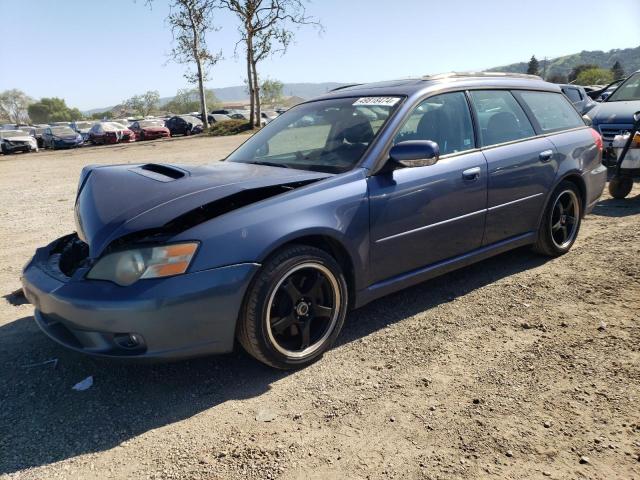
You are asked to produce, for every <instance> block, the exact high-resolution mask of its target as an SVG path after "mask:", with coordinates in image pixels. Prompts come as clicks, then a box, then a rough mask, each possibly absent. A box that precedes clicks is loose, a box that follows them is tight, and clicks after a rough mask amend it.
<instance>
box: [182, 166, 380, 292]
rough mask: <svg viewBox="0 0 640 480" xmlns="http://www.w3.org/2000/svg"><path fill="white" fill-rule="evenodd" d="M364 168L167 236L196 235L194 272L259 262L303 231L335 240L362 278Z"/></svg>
mask: <svg viewBox="0 0 640 480" xmlns="http://www.w3.org/2000/svg"><path fill="white" fill-rule="evenodd" d="M366 171H367V170H366V169H356V170H353V171H351V172H348V173H345V174H342V175H338V176H334V177H331V178H327V179H324V180H322V181H320V182H317V183H312V184H309V185H306V186H304V187H302V188H299V189H296V190H294V191H291V192H289V193H287V194H286V195H282V196H276V197H272V198H269V199H266V200H263V201H261V202H258V203H255V204H252V205H250V206H246V207H244V208H242V209H239V210H236V211H235V212H233V213H230V214H228V215H223V216H220V217H217V218H213V219H211V220H209V221H206V222H204V223H201V224H199V225H196V226H194V227H193V228H190V229H188V230H185V231H183V232H181V233H180V234H178V235H176V236H175V237H173V238H172V240H173V241H183V240H194V239H196V240H199V241H201V242H202V243H201V247H200V249H199V251H198V253H197V256H196V258H195V259H194V260H193V263H192V265H191V269H192V270H193V271H197V270H206V269H210V268H217V267H221V266H225V265H233V264H240V263H246V262H255V263H262V262H264V260H265V259H266V258H267V257H268V256H269V255H270V254H271V253H273V252H274V251H275V250H277V249H278V248H279V247H281V246H282V245H284V244H287V243H291V242H295V241H296V239H300V238H302V237H308V236H323V237H325V238H330V239H332V240H334V241H336V242H338V243H339V244H340V245H341V246H342V247H343V248H344V249H345V250H346V251H347V253H348V254H349V256H350V259H351V262H352V264H353V267H354V270H355V272H354V273H355V275H354V277H355V278H356V279H357V280H358V282H360V281H366V277H367V274H366V272H367V269H366V265H367V261H368V260H367V259H368V255H369V233H368V232H369V203H368V195H367V183H366Z"/></svg>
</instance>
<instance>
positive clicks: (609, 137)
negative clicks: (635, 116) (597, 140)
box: [600, 125, 633, 142]
mask: <svg viewBox="0 0 640 480" xmlns="http://www.w3.org/2000/svg"><path fill="white" fill-rule="evenodd" d="M632 127H633V126H632V125H616V126H615V127H613V126H605V125H600V133H601V134H602V139H603V140H604V141H605V142H613V139H614V138H615V136H616V135H621V134H623V133H624V132H628V131H629V130H631V128H632Z"/></svg>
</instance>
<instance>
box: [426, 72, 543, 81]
mask: <svg viewBox="0 0 640 480" xmlns="http://www.w3.org/2000/svg"><path fill="white" fill-rule="evenodd" d="M467 77H509V78H527V79H529V80H542V77H540V76H539V75H528V74H526V73H511V72H448V73H438V74H436V75H425V76H423V77H422V79H423V80H441V79H445V78H467Z"/></svg>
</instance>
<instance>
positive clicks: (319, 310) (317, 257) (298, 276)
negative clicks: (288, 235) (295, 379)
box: [237, 245, 348, 370]
mask: <svg viewBox="0 0 640 480" xmlns="http://www.w3.org/2000/svg"><path fill="white" fill-rule="evenodd" d="M347 305H348V291H347V283H346V281H345V278H344V274H343V272H342V269H341V268H340V265H338V263H337V262H336V261H335V260H334V259H333V257H331V256H330V255H329V254H327V253H326V252H325V251H323V250H320V249H318V248H314V247H309V246H305V245H292V246H289V247H285V248H283V249H282V250H280V251H279V252H277V253H275V254H274V255H272V256H271V257H270V258H269V259H268V260H267V261H266V262H265V263H264V265H263V267H262V268H261V269H260V271H259V272H258V274H257V275H256V277H255V278H254V280H253V281H252V283H251V285H250V287H249V290H248V291H247V294H246V297H245V300H244V303H243V307H242V311H241V316H240V319H239V320H238V331H237V337H238V340H239V342H240V344H241V345H242V346H243V347H244V349H245V350H246V351H247V352H248V353H249V354H250V355H251V356H253V357H254V358H256V359H257V360H259V361H261V362H263V363H265V364H267V365H270V366H272V367H275V368H279V369H283V370H288V369H292V368H299V367H303V366H306V365H309V364H310V363H312V362H314V361H315V360H317V359H318V358H320V357H321V356H322V354H323V353H324V352H325V351H327V350H328V349H329V348H330V347H331V345H332V344H333V342H334V341H335V339H336V337H337V336H338V334H339V333H340V330H341V329H342V326H343V324H344V319H345V316H346V313H347Z"/></svg>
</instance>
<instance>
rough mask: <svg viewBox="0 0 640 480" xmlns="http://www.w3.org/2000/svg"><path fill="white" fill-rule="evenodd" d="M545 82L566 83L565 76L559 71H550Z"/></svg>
mask: <svg viewBox="0 0 640 480" xmlns="http://www.w3.org/2000/svg"><path fill="white" fill-rule="evenodd" d="M547 82H551V83H567V77H566V76H565V75H562V74H559V73H552V74H551V75H549V77H548V78H547Z"/></svg>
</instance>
